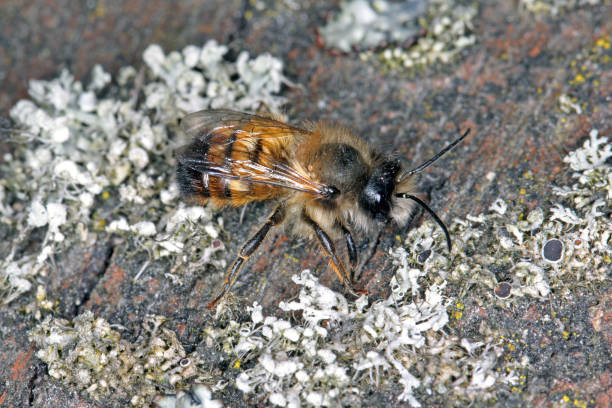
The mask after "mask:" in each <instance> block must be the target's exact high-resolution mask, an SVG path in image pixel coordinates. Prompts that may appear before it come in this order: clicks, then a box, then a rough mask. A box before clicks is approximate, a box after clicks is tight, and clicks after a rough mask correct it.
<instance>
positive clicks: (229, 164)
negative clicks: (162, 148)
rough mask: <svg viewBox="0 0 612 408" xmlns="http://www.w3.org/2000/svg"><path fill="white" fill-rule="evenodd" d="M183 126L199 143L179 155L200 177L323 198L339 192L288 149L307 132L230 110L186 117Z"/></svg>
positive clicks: (261, 117)
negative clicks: (313, 174) (313, 175)
mask: <svg viewBox="0 0 612 408" xmlns="http://www.w3.org/2000/svg"><path fill="white" fill-rule="evenodd" d="M182 127H183V129H184V130H185V132H187V134H189V135H190V136H192V137H193V138H194V140H193V142H192V143H191V144H190V145H188V146H186V147H185V148H183V149H182V151H180V152H179V154H178V160H179V162H180V163H181V164H182V165H184V166H186V167H188V168H190V169H192V170H195V171H197V172H199V173H202V174H207V175H208V176H212V177H218V178H221V179H229V180H240V181H243V182H246V183H261V184H266V185H270V186H275V187H280V188H287V189H291V190H297V191H301V192H305V193H309V194H313V195H316V196H320V197H327V196H330V195H332V194H334V193H335V191H336V190H335V188H333V187H329V186H326V185H324V184H321V183H318V182H316V181H315V180H313V179H312V178H311V177H310V176H309V175H308V174H307V172H306V171H305V170H304V169H303V168H301V166H300V165H299V164H298V163H297V162H296V161H295V160H292V159H291V157H290V155H289V153H288V151H287V148H288V147H289V146H291V145H293V144H294V143H296V141H297V140H300V139H303V138H307V137H309V136H310V132H309V131H307V130H303V129H299V128H296V127H293V126H290V125H287V124H285V123H283V122H280V121H277V120H274V119H272V118H267V117H263V116H257V115H249V114H246V113H240V112H234V111H229V110H208V111H200V112H195V113H192V114H190V115H188V116H186V117H185V118H184V119H183V122H182Z"/></svg>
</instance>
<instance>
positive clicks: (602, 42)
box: [595, 37, 610, 50]
mask: <svg viewBox="0 0 612 408" xmlns="http://www.w3.org/2000/svg"><path fill="white" fill-rule="evenodd" d="M595 45H596V46H598V47H601V48H604V49H606V50H607V49H608V48H610V39H609V38H607V37H604V38H600V39H599V40H597V41H596V42H595Z"/></svg>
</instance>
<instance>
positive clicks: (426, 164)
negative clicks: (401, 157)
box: [401, 128, 470, 178]
mask: <svg viewBox="0 0 612 408" xmlns="http://www.w3.org/2000/svg"><path fill="white" fill-rule="evenodd" d="M469 134H470V129H469V128H468V130H466V131H465V133H463V134H462V135H461V136H459V137H458V138H457V139H456V140H455V141H454V142H452V143H451V144H449V145H448V146H446V147H445V148H444V149H442V150H440V151H439V152H438V153H437V154H436V155H435V156H434V157H432V158H431V159H429V160H427V161H426V162H425V163H423V164H421V165H420V166H419V167H417V168H415V169H412V170H410V171H407V172H405V173H404V174H403V175H402V177H401V178H404V177H408V176H411V175H413V174H416V173H420V172H422V171H423V170H425V169H426V168H427V167H429V166H430V165H431V164H432V163H433V162H435V161H436V160H438V159H439V158H440V157H441V156H442V155H443V154H445V153H446V152H448V151H449V150H450V149H452V148H453V147H455V146H457V144H459V142H461V141H462V140H463V139H465V137H466V136H467V135H469Z"/></svg>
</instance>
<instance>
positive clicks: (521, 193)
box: [519, 188, 527, 195]
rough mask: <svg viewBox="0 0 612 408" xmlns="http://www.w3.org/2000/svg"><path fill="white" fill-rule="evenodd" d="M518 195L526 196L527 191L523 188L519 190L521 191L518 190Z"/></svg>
mask: <svg viewBox="0 0 612 408" xmlns="http://www.w3.org/2000/svg"><path fill="white" fill-rule="evenodd" d="M519 194H520V195H525V194H527V190H525V189H524V188H521V189H520V190H519Z"/></svg>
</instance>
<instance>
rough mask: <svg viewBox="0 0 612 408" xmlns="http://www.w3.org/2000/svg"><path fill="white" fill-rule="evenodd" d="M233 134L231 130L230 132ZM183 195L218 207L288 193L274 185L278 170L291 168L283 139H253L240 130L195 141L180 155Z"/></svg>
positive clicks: (213, 134) (211, 135) (178, 169)
mask: <svg viewBox="0 0 612 408" xmlns="http://www.w3.org/2000/svg"><path fill="white" fill-rule="evenodd" d="M228 130H229V129H228ZM178 159H179V165H178V168H177V177H178V183H179V187H180V189H181V192H182V193H183V194H184V195H186V196H195V197H197V198H198V200H199V201H200V202H201V203H205V202H207V201H208V199H211V200H212V202H213V204H215V205H216V206H218V207H222V206H225V205H231V206H241V205H244V204H246V203H248V202H250V201H261V200H268V199H271V198H275V197H278V196H280V195H281V194H283V193H285V192H286V190H283V189H281V188H279V187H278V186H275V185H272V184H270V183H264V182H263V181H264V180H269V178H270V174H271V173H273V170H271V169H274V168H275V167H276V166H283V165H287V153H286V151H285V149H284V146H283V140H282V138H261V137H252V136H250V135H249V133H248V132H244V131H242V130H240V129H232V130H231V131H225V132H221V131H216V132H212V133H209V134H207V135H205V136H202V137H200V138H197V139H195V140H194V141H193V142H192V143H191V144H190V145H188V146H187V147H186V148H184V149H183V150H182V151H181V152H180V153H179V157H178Z"/></svg>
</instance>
